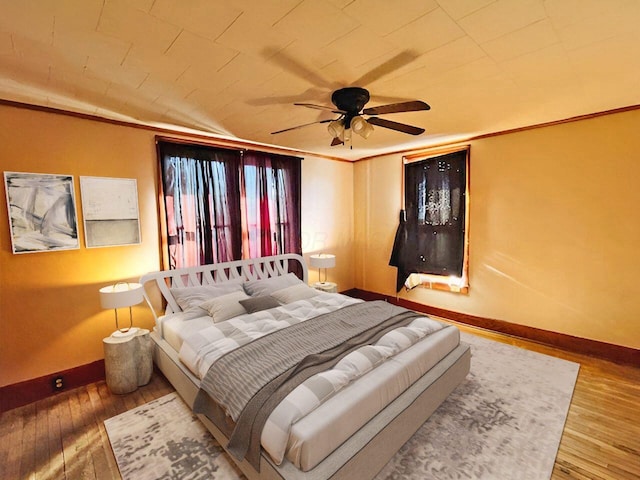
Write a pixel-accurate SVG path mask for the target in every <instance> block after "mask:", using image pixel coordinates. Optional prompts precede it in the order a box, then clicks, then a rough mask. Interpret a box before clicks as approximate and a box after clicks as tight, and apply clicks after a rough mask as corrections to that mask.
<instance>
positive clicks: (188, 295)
mask: <svg viewBox="0 0 640 480" xmlns="http://www.w3.org/2000/svg"><path fill="white" fill-rule="evenodd" d="M170 290H171V295H173V298H175V299H176V303H177V304H178V305H179V306H180V308H181V309H182V311H183V312H186V311H188V310H194V309H196V308H198V307H199V306H200V305H201V304H202V303H204V302H206V301H207V300H210V299H211V298H215V297H219V296H221V295H226V294H227V293H231V292H242V291H243V290H242V282H240V281H231V282H224V283H219V284H217V285H202V286H197V287H172V288H170Z"/></svg>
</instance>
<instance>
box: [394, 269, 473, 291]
mask: <svg viewBox="0 0 640 480" xmlns="http://www.w3.org/2000/svg"><path fill="white" fill-rule="evenodd" d="M404 286H405V287H406V288H407V290H411V289H413V288H415V287H422V288H429V289H431V290H441V291H445V292H453V293H462V294H468V293H469V284H468V283H467V281H466V279H464V278H460V277H442V276H439V275H430V274H426V273H412V274H411V275H409V277H408V278H407V279H406V280H405V282H404Z"/></svg>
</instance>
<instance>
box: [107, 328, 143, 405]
mask: <svg viewBox="0 0 640 480" xmlns="http://www.w3.org/2000/svg"><path fill="white" fill-rule="evenodd" d="M102 343H103V344H104V370H105V376H106V380H107V386H108V387H109V390H111V391H112V392H113V393H129V392H133V391H134V390H136V389H137V388H138V387H139V386H142V385H146V384H147V383H149V381H150V380H151V374H152V373H153V343H152V340H151V337H150V336H149V330H145V329H136V330H135V331H134V332H132V333H131V334H130V335H123V336H113V335H112V336H110V337H107V338H105V339H103V340H102Z"/></svg>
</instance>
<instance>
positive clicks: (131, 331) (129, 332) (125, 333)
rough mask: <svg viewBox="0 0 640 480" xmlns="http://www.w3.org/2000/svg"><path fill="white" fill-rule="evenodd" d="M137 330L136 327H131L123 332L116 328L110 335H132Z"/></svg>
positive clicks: (117, 336)
mask: <svg viewBox="0 0 640 480" xmlns="http://www.w3.org/2000/svg"><path fill="white" fill-rule="evenodd" d="M138 330H139V328H138V327H131V328H130V329H129V330H127V331H126V332H123V331H122V330H116V331H115V332H113V333H112V334H111V336H112V337H116V338H124V337H132V336H133V335H135V334H136V333H138Z"/></svg>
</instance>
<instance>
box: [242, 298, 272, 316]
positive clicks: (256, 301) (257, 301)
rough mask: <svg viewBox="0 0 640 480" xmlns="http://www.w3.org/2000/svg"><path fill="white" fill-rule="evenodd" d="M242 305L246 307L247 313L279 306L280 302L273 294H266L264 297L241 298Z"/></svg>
mask: <svg viewBox="0 0 640 480" xmlns="http://www.w3.org/2000/svg"><path fill="white" fill-rule="evenodd" d="M240 305H242V306H243V307H244V309H245V310H246V311H247V313H253V312H260V311H261V310H269V309H270V308H276V307H279V306H280V303H279V302H278V301H277V300H276V299H275V298H273V297H272V296H270V295H265V296H262V297H249V298H247V299H245V300H240Z"/></svg>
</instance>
